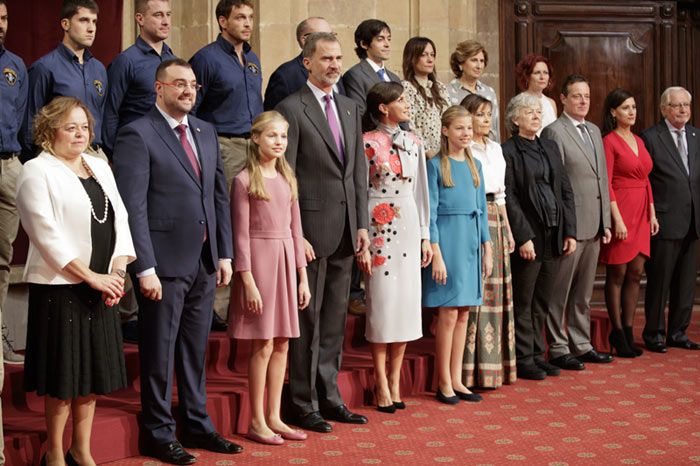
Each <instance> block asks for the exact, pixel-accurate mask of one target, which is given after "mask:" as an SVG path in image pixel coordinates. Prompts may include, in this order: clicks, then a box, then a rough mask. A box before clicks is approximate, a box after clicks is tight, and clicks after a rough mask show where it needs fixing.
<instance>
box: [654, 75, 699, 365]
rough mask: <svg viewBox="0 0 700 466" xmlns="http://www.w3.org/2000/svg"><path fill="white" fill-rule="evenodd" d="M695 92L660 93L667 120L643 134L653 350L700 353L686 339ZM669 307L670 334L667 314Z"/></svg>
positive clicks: (695, 205)
mask: <svg viewBox="0 0 700 466" xmlns="http://www.w3.org/2000/svg"><path fill="white" fill-rule="evenodd" d="M690 104H691V95H690V92H688V91H687V90H685V89H684V88H682V87H669V88H668V89H666V90H665V91H664V92H663V94H661V114H662V115H663V117H664V118H663V120H662V121H661V122H660V123H658V124H656V125H654V126H652V127H651V128H647V129H646V130H644V131H643V132H642V139H643V140H644V144H645V145H646V147H647V150H648V151H649V154H650V155H651V158H652V160H653V161H654V168H653V169H652V170H651V173H650V174H649V181H650V182H651V190H652V193H653V195H654V208H655V210H656V216H657V217H658V220H659V234H657V235H656V236H654V237H652V239H651V257H649V260H648V261H647V263H646V273H647V288H646V296H645V298H644V314H645V317H646V324H645V325H644V331H643V332H642V337H643V338H644V343H645V345H646V347H647V349H649V350H650V351H654V352H656V353H665V352H666V351H667V350H666V346H675V347H678V348H683V349H689V350H700V344H698V343H696V342H694V341H691V340H690V339H688V335H686V330H687V329H688V326H689V325H690V318H691V316H692V314H693V300H694V297H695V277H696V275H697V270H698V236H699V235H700V129H698V128H696V127H694V126H691V125H690V124H689V123H688V122H689V121H690V108H691V107H690ZM667 302H668V329H667V328H666V322H665V317H664V309H665V308H666V303H667Z"/></svg>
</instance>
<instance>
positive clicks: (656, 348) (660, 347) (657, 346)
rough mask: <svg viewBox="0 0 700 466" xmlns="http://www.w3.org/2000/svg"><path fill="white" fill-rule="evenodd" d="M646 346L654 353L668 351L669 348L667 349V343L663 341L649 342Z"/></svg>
mask: <svg viewBox="0 0 700 466" xmlns="http://www.w3.org/2000/svg"><path fill="white" fill-rule="evenodd" d="M644 346H646V347H647V349H648V350H649V351H651V352H652V353H665V352H667V351H668V349H666V345H664V344H663V343H647V344H645V345H644Z"/></svg>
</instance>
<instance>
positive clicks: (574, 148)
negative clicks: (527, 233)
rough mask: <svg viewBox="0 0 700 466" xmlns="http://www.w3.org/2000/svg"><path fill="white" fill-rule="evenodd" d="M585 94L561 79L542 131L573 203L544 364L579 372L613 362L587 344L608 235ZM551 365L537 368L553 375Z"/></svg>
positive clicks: (601, 169)
mask: <svg viewBox="0 0 700 466" xmlns="http://www.w3.org/2000/svg"><path fill="white" fill-rule="evenodd" d="M590 93H591V91H590V88H589V86H588V83H587V82H586V78H584V77H583V76H581V75H570V76H567V77H566V79H565V80H564V84H563V86H562V91H561V96H560V99H561V102H562V104H563V105H564V111H563V112H562V114H561V115H560V116H559V118H558V119H557V120H556V121H555V122H554V123H552V124H551V125H549V126H547V127H546V128H545V129H544V130H543V131H542V137H543V138H545V139H551V140H552V141H554V142H556V143H557V145H558V146H559V152H561V156H562V160H563V162H564V167H565V168H566V172H567V174H568V175H569V180H570V181H571V187H572V189H573V191H574V199H575V204H576V241H577V245H576V251H575V252H574V253H573V254H571V255H569V256H564V257H562V259H561V263H560V265H559V272H558V274H557V278H556V284H555V287H554V289H555V291H554V293H553V294H552V302H551V305H550V312H549V314H548V315H547V339H548V341H549V357H550V360H549V362H550V364H549V365H551V364H554V365H555V366H557V367H559V368H562V369H569V370H582V369H584V364H583V363H584V362H593V363H605V362H610V361H612V359H613V358H612V356H610V355H609V354H601V353H598V352H597V351H596V350H595V349H594V348H593V346H592V345H591V331H590V326H591V295H592V294H593V282H594V280H595V271H596V266H597V264H598V253H599V251H600V240H601V238H602V240H603V242H604V243H608V242H609V241H610V238H611V233H610V195H609V192H608V175H607V169H606V165H605V151H604V149H603V140H602V138H601V136H600V129H598V127H597V126H596V125H594V124H593V123H591V122H589V121H586V115H588V110H589V108H590V103H591V102H590V99H591V96H590ZM549 365H548V366H549ZM557 367H555V368H551V367H550V368H545V367H543V369H545V370H548V369H551V370H553V371H555V372H556V369H557Z"/></svg>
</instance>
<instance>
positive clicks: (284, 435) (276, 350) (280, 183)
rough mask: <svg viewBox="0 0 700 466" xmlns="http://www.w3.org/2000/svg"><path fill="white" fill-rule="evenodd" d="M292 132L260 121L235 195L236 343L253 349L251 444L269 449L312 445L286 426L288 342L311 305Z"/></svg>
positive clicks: (278, 119)
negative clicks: (289, 154)
mask: <svg viewBox="0 0 700 466" xmlns="http://www.w3.org/2000/svg"><path fill="white" fill-rule="evenodd" d="M287 127H288V125H287V121H286V120H285V119H284V117H283V116H282V115H281V114H279V113H277V112H275V111H269V112H264V113H261V114H260V115H258V117H257V118H256V119H255V120H253V126H252V130H251V140H252V142H253V147H252V149H251V152H250V154H249V157H248V167H247V168H246V169H245V170H244V171H242V172H241V173H240V174H238V176H236V177H235V178H234V180H233V186H232V187H231V212H232V215H231V218H232V220H233V226H234V233H233V245H234V269H235V275H234V281H233V288H232V291H231V312H230V316H231V317H230V319H231V326H230V327H229V328H231V329H232V331H231V333H232V336H233V337H234V338H238V339H243V340H252V341H253V348H252V351H251V354H250V361H249V365H248V390H249V392H250V405H251V406H250V408H251V412H252V417H251V421H250V428H249V430H248V438H250V439H251V440H254V441H256V442H259V443H264V444H267V445H281V444H283V443H284V439H287V440H304V439H306V434H305V433H304V432H302V431H299V430H295V429H292V428H290V427H289V426H287V425H286V424H285V423H283V422H282V420H281V418H280V403H281V399H282V385H283V384H284V374H285V371H286V367H287V350H288V347H289V339H290V338H297V337H298V336H299V318H298V315H297V313H298V310H299V309H304V308H306V306H308V305H309V299H310V297H311V294H310V292H309V284H308V281H307V278H306V258H305V255H304V238H303V236H302V232H301V216H300V213H299V203H298V200H297V182H296V178H295V177H294V172H293V171H292V169H291V168H290V166H289V164H288V163H287V160H286V159H285V158H284V152H285V150H286V149H287ZM266 382H267V393H268V408H267V415H265V411H264V398H265V385H266Z"/></svg>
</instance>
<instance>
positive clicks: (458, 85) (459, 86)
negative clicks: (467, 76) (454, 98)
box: [450, 78, 484, 94]
mask: <svg viewBox="0 0 700 466" xmlns="http://www.w3.org/2000/svg"><path fill="white" fill-rule="evenodd" d="M450 85H451V86H452V88H453V89H454V90H455V91H458V90H460V89H462V90H465V91H467V92H469V93H470V94H472V91H471V90H469V89H467V88H466V87H464V85H462V81H460V79H459V78H454V79H453V80H452V81H450ZM483 89H484V85H483V84H481V81H479V80H478V79H477V80H476V85H475V86H474V90H475V91H476V93H477V94H478V93H480V92H481V91H483Z"/></svg>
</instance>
